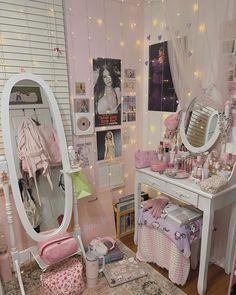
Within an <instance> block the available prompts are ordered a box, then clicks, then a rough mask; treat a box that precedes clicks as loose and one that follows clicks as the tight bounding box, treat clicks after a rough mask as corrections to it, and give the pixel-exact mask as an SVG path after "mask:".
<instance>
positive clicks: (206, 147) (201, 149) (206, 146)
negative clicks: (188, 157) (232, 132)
mask: <svg viewBox="0 0 236 295" xmlns="http://www.w3.org/2000/svg"><path fill="white" fill-rule="evenodd" d="M215 115H217V116H218V112H217V111H214V112H213V113H212V114H211V117H210V119H211V118H213V117H214V116H215ZM186 116H187V112H183V113H182V118H181V123H180V129H179V130H180V137H181V139H182V142H183V144H184V145H185V146H186V148H187V149H188V150H189V151H190V152H192V153H196V154H197V153H203V152H206V151H208V150H209V149H210V148H211V147H212V146H213V145H214V144H215V142H216V140H217V139H218V137H219V135H220V129H219V116H218V122H217V124H216V129H215V132H214V133H213V135H212V137H211V138H210V139H209V140H208V141H207V142H206V143H205V144H204V145H203V146H201V147H194V146H192V145H191V144H190V143H189V141H188V138H187V136H186V133H185V120H186Z"/></svg>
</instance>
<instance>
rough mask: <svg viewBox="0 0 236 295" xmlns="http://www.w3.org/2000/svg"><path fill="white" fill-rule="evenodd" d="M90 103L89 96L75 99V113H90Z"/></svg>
mask: <svg viewBox="0 0 236 295" xmlns="http://www.w3.org/2000/svg"><path fill="white" fill-rule="evenodd" d="M89 111H90V105H89V99H88V98H78V99H77V98H76V99H74V112H75V113H89Z"/></svg>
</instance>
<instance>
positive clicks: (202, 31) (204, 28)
mask: <svg viewBox="0 0 236 295" xmlns="http://www.w3.org/2000/svg"><path fill="white" fill-rule="evenodd" d="M198 30H199V32H200V33H205V32H206V25H205V24H200V25H199V27H198Z"/></svg>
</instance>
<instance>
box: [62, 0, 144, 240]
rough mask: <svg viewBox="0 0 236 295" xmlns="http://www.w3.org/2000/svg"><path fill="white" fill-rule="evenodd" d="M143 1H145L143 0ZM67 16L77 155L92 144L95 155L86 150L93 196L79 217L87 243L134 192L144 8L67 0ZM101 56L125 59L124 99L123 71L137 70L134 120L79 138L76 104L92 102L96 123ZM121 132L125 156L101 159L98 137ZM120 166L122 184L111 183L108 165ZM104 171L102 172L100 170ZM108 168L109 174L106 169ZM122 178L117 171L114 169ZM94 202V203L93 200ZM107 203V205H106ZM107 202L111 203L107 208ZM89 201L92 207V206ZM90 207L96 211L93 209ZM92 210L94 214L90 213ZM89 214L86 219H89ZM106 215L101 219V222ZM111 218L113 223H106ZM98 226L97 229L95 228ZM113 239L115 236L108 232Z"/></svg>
mask: <svg viewBox="0 0 236 295" xmlns="http://www.w3.org/2000/svg"><path fill="white" fill-rule="evenodd" d="M140 2H141V1H140ZM65 17H66V31H67V34H66V35H67V49H68V65H69V81H70V82H69V83H70V101H71V105H72V121H73V124H74V125H73V127H74V128H73V133H74V136H73V137H74V147H75V150H76V152H77V151H78V145H79V144H84V145H85V144H86V143H88V142H90V143H91V146H90V149H92V152H91V150H90V152H87V153H88V155H86V156H89V157H88V158H89V164H88V165H86V167H85V172H86V175H87V176H88V178H89V180H90V184H91V186H92V190H93V194H92V196H91V197H90V198H87V199H84V200H79V202H78V203H79V204H78V208H79V219H80V225H81V227H82V236H83V237H84V238H85V239H86V240H87V241H88V240H89V238H90V237H92V236H93V235H96V232H97V234H98V231H101V229H103V231H101V235H102V234H103V235H104V234H106V233H107V234H109V231H106V230H107V229H106V227H104V217H105V218H107V219H106V220H105V222H106V221H107V222H106V223H107V224H110V223H112V224H113V226H114V220H113V219H112V216H113V210H112V201H114V200H117V199H118V198H119V197H121V196H126V195H128V194H132V193H133V192H134V174H135V173H134V153H135V151H136V150H137V149H138V147H139V146H140V142H141V140H142V134H141V132H140V130H142V120H143V95H142V85H143V79H142V71H143V5H140V4H139V1H136V0H135V1H134V0H131V1H124V2H122V1H116V0H111V1H104V0H68V1H65ZM98 57H102V58H111V59H120V60H121V81H122V83H121V84H122V95H124V89H123V86H124V80H125V77H124V70H125V69H134V70H135V71H136V81H135V84H136V91H135V93H133V94H132V95H134V96H136V109H137V110H136V120H135V121H133V122H132V121H131V122H122V123H121V125H118V126H109V127H98V128H95V130H94V132H92V134H88V135H87V134H82V135H76V134H75V133H76V128H77V127H76V126H75V124H76V122H77V120H76V119H75V113H74V111H75V100H77V99H81V98H87V99H89V104H90V112H89V116H90V118H89V120H91V124H93V125H94V116H93V112H94V100H93V99H94V98H93V87H94V77H93V68H92V63H93V59H96V58H98ZM76 82H83V83H85V86H86V87H85V88H86V91H85V94H84V95H79V94H77V93H76V90H75V83H76ZM117 128H118V129H120V130H121V143H122V145H121V157H118V158H115V160H112V161H105V162H104V161H98V151H99V148H102V147H101V145H102V143H100V144H98V145H97V141H96V134H97V132H100V131H105V130H110V129H112V130H113V129H117ZM114 163H115V164H118V165H119V164H120V165H121V166H122V168H123V171H121V172H122V173H121V174H122V175H123V176H122V177H123V178H124V183H123V184H120V185H118V186H114V185H113V184H112V183H111V182H110V183H109V181H111V177H112V175H111V174H112V172H111V171H110V170H109V167H110V165H112V164H114ZM101 167H103V168H104V169H103V172H101V170H100V169H101ZM106 168H108V170H106ZM114 173H117V177H119V171H116V172H114ZM106 178H109V180H108V183H107V185H104V183H103V185H101V182H102V179H103V180H104V179H106ZM95 198H96V201H94V202H92V203H91V200H94V199H95ZM105 200H106V201H105ZM104 201H105V202H106V203H107V207H106V209H105V208H104ZM89 202H90V203H89ZM91 206H93V209H91V210H90V208H91ZM92 212H93V213H92ZM85 215H86V216H89V217H88V218H86V216H85ZM102 217H103V219H102ZM108 220H110V222H108ZM95 224H96V226H95ZM110 235H115V232H114V230H113V231H112V230H110Z"/></svg>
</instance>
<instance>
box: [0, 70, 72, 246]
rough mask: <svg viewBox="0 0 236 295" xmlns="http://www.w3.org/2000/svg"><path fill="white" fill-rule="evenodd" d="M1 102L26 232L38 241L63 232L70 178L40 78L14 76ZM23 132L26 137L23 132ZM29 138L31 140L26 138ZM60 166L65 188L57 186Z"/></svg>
mask: <svg viewBox="0 0 236 295" xmlns="http://www.w3.org/2000/svg"><path fill="white" fill-rule="evenodd" d="M1 105H2V107H1V108H2V110H1V111H2V130H3V140H4V147H5V153H6V159H7V163H8V168H9V176H10V182H11V188H12V193H13V197H14V201H15V204H16V208H17V211H18V214H19V217H20V219H21V221H22V224H23V226H24V228H25V230H26V232H27V234H28V235H29V236H30V237H31V238H32V239H33V240H35V241H40V240H42V239H46V238H48V237H49V236H51V235H55V234H57V233H59V232H62V231H65V230H66V229H67V228H68V226H69V223H70V219H71V215H72V205H73V195H72V183H71V177H70V175H69V174H68V173H65V171H67V172H68V171H69V170H70V164H69V158H68V153H67V144H66V139H65V134H64V127H63V123H62V119H61V115H60V111H59V108H58V105H57V102H56V99H55V97H54V95H53V92H52V91H51V89H50V88H49V86H48V85H47V84H46V82H45V81H44V80H43V79H41V78H40V77H38V76H36V75H33V74H30V73H20V74H17V75H14V76H12V77H11V78H10V79H9V80H8V81H7V82H6V84H5V86H4V89H3V94H2V104H1ZM23 129H24V130H23ZM27 132H29V133H30V134H31V135H30V136H31V137H27V134H26V133H27ZM33 137H34V138H35V139H37V140H35V141H32V138H33ZM29 139H30V140H31V142H30V148H32V149H31V150H30V151H29V142H28V141H29ZM25 149H28V153H27V157H25V153H24V152H25ZM34 149H35V153H37V154H36V155H35V154H34ZM22 155H23V156H22ZM31 156H32V157H31ZM44 156H45V158H47V159H46V160H44ZM38 157H40V160H38ZM29 163H30V164H29ZM32 167H34V168H32ZM33 169H34V171H35V173H33V171H32V170H33ZM61 171H63V172H64V189H65V191H63V190H62V189H61V188H60V187H59V186H58V184H59V179H60V173H61ZM31 207H34V208H36V209H37V212H39V213H40V216H39V217H38V218H39V219H40V222H37V218H36V219H35V218H32V217H31V214H29V212H28V211H29V210H31ZM33 210H35V209H33ZM37 214H38V213H37Z"/></svg>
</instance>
